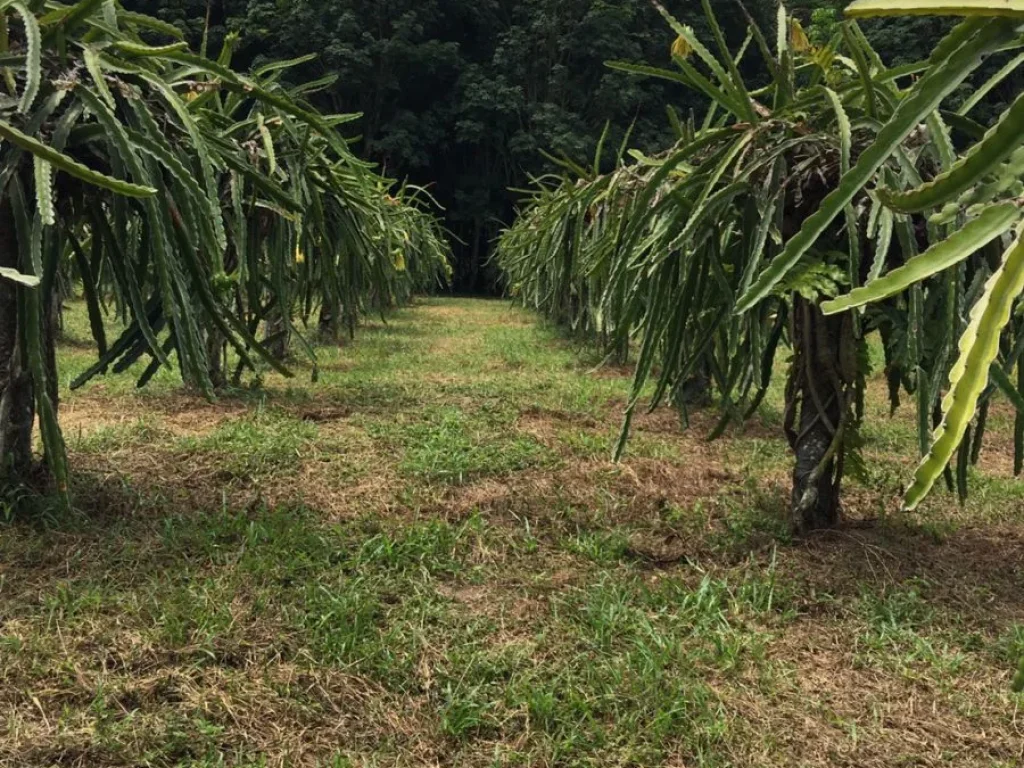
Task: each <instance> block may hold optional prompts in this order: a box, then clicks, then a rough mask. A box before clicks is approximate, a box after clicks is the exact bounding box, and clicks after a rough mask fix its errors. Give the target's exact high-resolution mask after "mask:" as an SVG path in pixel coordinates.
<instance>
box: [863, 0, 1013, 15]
mask: <svg viewBox="0 0 1024 768" xmlns="http://www.w3.org/2000/svg"><path fill="white" fill-rule="evenodd" d="M846 15H847V16H852V17H855V18H868V17H871V16H1024V0H856V2H854V3H852V4H851V5H850V6H848V7H847V9H846Z"/></svg>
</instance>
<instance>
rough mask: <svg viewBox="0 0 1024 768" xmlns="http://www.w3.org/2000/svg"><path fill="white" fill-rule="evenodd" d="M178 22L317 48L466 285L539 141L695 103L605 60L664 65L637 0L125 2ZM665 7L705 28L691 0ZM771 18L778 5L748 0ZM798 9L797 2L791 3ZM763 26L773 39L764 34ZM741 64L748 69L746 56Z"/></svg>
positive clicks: (332, 101) (897, 53) (652, 141)
mask: <svg viewBox="0 0 1024 768" xmlns="http://www.w3.org/2000/svg"><path fill="white" fill-rule="evenodd" d="M125 5H127V6H130V7H133V8H134V9H136V10H140V11H145V12H147V13H151V14H155V15H157V16H160V17H161V18H163V19H165V20H168V21H171V22H173V23H175V24H177V25H179V26H180V27H181V28H182V29H184V30H185V31H186V32H187V33H188V34H189V36H190V38H191V39H192V42H193V43H194V44H196V45H198V44H199V42H200V41H201V39H202V37H203V30H204V29H205V28H206V24H207V19H209V30H210V33H209V45H210V48H211V51H217V50H219V49H220V46H221V45H222V44H223V42H224V39H225V36H226V35H227V34H228V33H229V32H233V33H237V35H238V39H237V42H236V44H235V59H234V61H235V64H236V66H240V67H245V66H249V65H258V64H259V63H260V62H261V61H264V60H268V59H290V58H294V57H296V56H299V55H302V54H306V53H317V54H318V58H317V59H316V60H315V61H314V62H311V63H309V64H306V65H304V66H303V67H301V68H300V69H299V70H298V71H297V72H296V74H294V75H293V77H294V78H295V79H297V80H298V79H302V80H309V79H316V78H319V77H322V76H324V75H327V74H336V75H337V76H338V77H337V80H336V81H335V82H334V83H333V84H331V85H330V86H329V87H327V88H325V89H323V90H322V91H320V92H319V93H317V94H315V95H314V96H312V97H311V98H312V99H313V100H314V101H316V102H317V103H318V105H319V106H321V107H322V108H325V109H329V110H332V111H336V112H361V113H362V114H363V117H362V119H361V120H360V121H359V122H358V123H356V124H355V125H356V127H355V128H353V129H352V131H351V132H352V133H358V134H360V135H361V142H360V144H359V145H358V146H359V148H360V150H361V152H362V154H363V155H364V156H365V157H367V158H369V159H372V160H374V161H376V162H378V163H380V164H381V165H382V166H383V167H384V168H385V169H386V171H387V172H388V173H389V174H390V175H392V176H394V177H397V178H408V179H409V180H410V181H412V182H414V183H417V184H424V185H429V188H430V191H431V192H432V194H433V195H434V196H435V197H436V199H437V200H438V202H439V203H440V204H441V205H442V206H444V208H445V209H446V212H447V213H446V217H447V226H448V228H449V229H450V230H451V232H452V234H453V235H454V237H455V238H456V240H457V242H456V256H457V264H456V273H455V274H456V283H455V288H456V290H458V291H462V292H475V293H484V292H491V291H493V290H494V289H495V277H494V272H493V270H491V269H490V268H489V266H488V264H487V258H488V255H489V252H490V246H491V243H492V241H493V239H494V238H495V237H496V235H497V234H498V232H499V230H500V228H501V227H502V225H503V224H504V223H506V222H508V220H509V218H510V217H511V215H512V213H513V206H514V203H515V200H516V198H517V194H516V193H515V192H513V191H511V189H512V188H515V187H521V186H523V185H525V184H526V183H527V182H528V181H529V178H530V177H531V176H532V175H537V174H541V173H545V172H550V171H553V170H555V169H556V166H555V165H554V164H553V163H551V162H550V161H549V160H548V159H546V158H545V157H544V156H543V155H542V153H541V150H547V151H549V152H551V153H553V154H555V155H564V156H566V157H570V158H572V159H574V160H576V161H578V162H581V163H587V164H589V163H590V162H591V161H592V158H593V156H594V153H595V151H596V147H597V142H598V139H599V137H600V136H601V133H602V130H603V128H604V126H605V124H606V123H607V124H608V125H609V126H610V127H609V134H608V140H607V144H606V152H605V163H606V164H610V163H611V162H613V161H614V157H615V154H616V152H617V150H618V147H619V145H620V144H621V143H622V142H623V140H624V138H625V137H626V135H627V133H628V132H629V131H630V130H631V129H632V134H631V136H630V142H629V143H630V146H633V147H638V148H641V149H643V150H645V151H653V150H657V149H661V148H664V147H665V146H666V145H667V144H668V142H669V141H671V139H672V134H671V131H670V129H669V121H668V119H667V117H666V107H667V106H668V105H670V104H671V105H672V106H673V107H674V108H675V109H676V110H677V112H678V113H679V114H680V115H681V116H682V117H685V116H686V115H687V114H688V112H689V111H690V110H691V109H693V110H695V111H696V112H697V113H698V114H699V113H700V111H701V109H702V106H703V105H702V104H701V103H700V102H699V98H698V97H696V96H695V95H694V94H693V93H692V92H691V91H689V90H686V89H683V88H681V87H679V88H676V87H674V86H673V85H672V84H664V83H661V82H658V81H653V80H641V79H638V78H635V77H632V76H630V75H626V74H622V73H618V72H614V71H611V70H609V69H608V68H607V67H605V62H606V61H608V60H613V59H622V60H629V61H635V62H646V63H651V64H655V65H667V64H668V62H669V47H670V45H671V43H672V40H673V34H672V32H671V31H670V30H669V29H668V27H667V26H666V25H665V23H664V21H663V20H662V19H661V18H660V16H659V15H658V13H657V12H656V10H655V9H654V8H653V6H652V5H651V4H650V3H648V2H646V0H209V2H208V0H129V1H127V2H125ZM666 5H667V6H668V7H669V8H670V10H671V11H672V12H673V13H674V14H675V15H677V17H678V18H680V19H681V20H683V21H684V22H686V23H689V24H692V25H693V26H694V27H695V28H696V29H697V30H698V33H701V34H702V37H703V39H706V40H708V41H709V42H710V41H711V39H712V38H711V36H710V33H709V32H708V31H707V29H706V22H705V21H704V16H703V13H702V10H701V7H700V2H698V1H697V0H667V2H666ZM712 5H713V7H714V8H715V11H716V13H717V14H718V15H719V18H720V20H721V23H722V26H723V27H724V29H725V32H726V35H727V36H728V37H730V43H731V44H732V45H733V47H734V48H735V47H736V46H738V45H739V44H740V43H741V42H742V38H743V34H744V32H745V23H744V19H743V17H742V11H741V8H740V6H739V4H738V3H736V2H735V0H712ZM746 5H747V8H748V9H750V12H751V13H752V14H753V15H754V16H755V17H756V18H757V19H758V22H759V23H761V24H762V25H763V27H764V28H765V29H766V30H773V28H774V17H775V4H774V3H773V2H771V0H750V1H749V2H747V3H746ZM841 5H842V2H841V0H840V1H839V2H837V1H836V0H804V2H802V3H795V4H791V7H795V8H798V9H800V10H801V15H803V16H804V17H805V19H806V22H807V25H808V28H809V29H810V30H811V34H812V36H814V35H815V34H817V35H819V36H821V35H825V34H827V32H828V29H829V26H830V25H831V24H832V19H833V18H834V8H836V7H839V6H841ZM801 6H802V8H801ZM942 25H943V22H941V21H936V20H915V21H913V22H910V25H909V26H907V24H905V23H901V24H895V23H893V22H890V23H888V24H887V25H880V26H876V27H875V28H874V29H873V30H872V37H873V38H874V39H875V41H876V43H877V44H878V45H879V47H880V51H881V53H882V54H883V56H885V57H886V58H891V59H907V60H910V59H914V58H919V57H920V56H922V55H925V54H926V52H927V51H928V50H929V48H930V45H931V43H932V42H934V39H935V37H936V36H937V35H938V34H940V33H941V30H942ZM773 35H774V32H772V34H771V35H769V36H770V37H773ZM746 61H747V67H748V69H749V70H750V71H748V72H746V73H745V75H747V76H749V77H750V78H751V79H756V76H757V72H756V69H757V62H756V59H755V58H754V57H748V59H747V60H746Z"/></svg>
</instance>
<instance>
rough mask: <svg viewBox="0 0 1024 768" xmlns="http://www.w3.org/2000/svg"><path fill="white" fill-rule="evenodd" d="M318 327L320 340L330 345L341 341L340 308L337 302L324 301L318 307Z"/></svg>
mask: <svg viewBox="0 0 1024 768" xmlns="http://www.w3.org/2000/svg"><path fill="white" fill-rule="evenodd" d="M318 326H319V330H320V338H321V340H323V341H325V342H328V343H331V344H337V343H339V342H340V341H341V306H340V305H339V304H337V302H330V303H329V302H328V301H326V300H325V301H324V303H323V304H321V305H320V318H319V321H318Z"/></svg>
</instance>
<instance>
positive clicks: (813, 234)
mask: <svg viewBox="0 0 1024 768" xmlns="http://www.w3.org/2000/svg"><path fill="white" fill-rule="evenodd" d="M965 24H967V25H969V24H970V22H966V23H965ZM963 26H965V25H961V27H963ZM1013 36H1014V26H1013V25H1012V24H1011V23H1009V22H1007V21H1005V20H994V21H990V22H988V23H987V24H986V25H985V26H983V27H982V29H981V30H980V31H979V32H977V34H973V35H971V34H966V35H965V34H964V31H963V30H961V29H960V28H958V29H957V30H954V31H953V32H952V33H951V34H950V35H949V36H948V37H947V44H946V45H943V44H942V43H940V45H939V47H938V48H936V51H937V52H943V51H947V50H948V49H950V48H952V49H953V50H951V51H950V52H949V54H948V58H946V59H941V60H935V61H933V65H934V66H933V69H931V70H930V71H929V73H928V74H927V75H925V76H924V77H923V78H922V79H921V80H920V81H918V84H917V85H916V86H915V88H914V89H913V91H911V93H910V94H909V95H908V96H907V97H906V98H904V99H903V100H902V101H901V102H900V103H899V106H898V107H897V108H896V111H895V112H894V113H893V116H892V118H891V119H890V120H889V122H888V123H886V124H885V126H884V127H883V128H882V129H881V130H880V131H879V133H878V136H877V137H876V139H875V141H874V143H872V144H871V146H869V147H868V148H867V149H866V150H865V151H864V152H863V153H862V154H861V156H860V158H859V159H858V161H857V164H856V165H855V166H854V167H853V169H852V170H851V171H850V172H849V173H847V174H846V175H845V176H843V178H842V179H841V180H840V182H839V185H838V187H837V188H836V189H835V190H833V191H832V192H831V193H830V194H829V195H828V196H827V197H826V198H825V200H824V201H823V202H822V204H821V206H820V207H819V208H818V210H817V211H815V213H813V214H812V215H811V216H810V217H808V218H807V219H806V221H804V224H803V226H802V227H801V229H800V231H799V233H797V235H795V236H794V237H793V238H791V239H790V241H789V242H788V243H786V247H785V248H784V249H783V251H782V253H780V254H779V255H778V256H777V257H776V258H775V259H774V260H773V261H772V263H771V264H770V265H769V266H768V268H767V269H765V270H764V271H763V272H762V273H761V274H760V275H759V276H758V279H757V280H756V281H755V283H754V285H752V286H751V287H750V289H749V290H748V291H747V292H746V293H745V294H744V295H743V296H742V297H740V300H739V301H738V302H737V306H736V311H737V312H738V313H743V312H746V311H749V310H750V309H751V308H752V307H753V306H754V305H756V304H757V303H758V302H759V301H761V300H762V299H763V298H765V297H766V296H768V295H769V294H770V293H771V291H772V290H773V289H774V287H775V286H776V285H777V284H778V283H779V281H781V280H782V279H783V278H784V277H785V276H786V274H787V273H788V272H789V270H791V269H792V268H793V267H794V266H795V265H796V264H797V263H798V262H799V261H800V259H801V258H802V257H803V255H804V254H805V253H806V252H807V251H808V249H810V248H811V247H812V246H813V245H814V243H815V242H816V241H817V240H818V238H819V237H820V236H821V235H822V234H823V233H824V232H825V230H826V229H827V228H828V227H829V225H830V224H831V223H832V221H833V220H834V219H835V218H836V216H838V215H839V214H840V213H842V212H843V210H844V209H845V207H846V206H847V205H848V204H849V203H850V202H851V201H852V200H853V199H854V197H855V196H856V195H857V194H858V193H860V192H861V191H862V190H863V188H864V186H865V185H866V184H867V183H869V182H870V181H871V180H872V178H873V177H874V176H875V174H876V173H877V172H878V169H879V168H881V167H882V165H883V164H884V163H885V162H886V161H888V160H889V158H890V157H892V155H893V153H894V152H895V151H896V150H897V149H898V148H899V147H900V145H901V144H902V142H903V141H904V139H906V137H907V136H909V135H910V132H911V131H913V130H914V129H915V128H916V127H917V126H918V125H919V124H920V123H921V121H922V120H924V119H925V118H926V117H927V116H928V115H929V114H930V113H931V112H932V111H934V110H935V109H937V108H938V106H939V105H940V104H941V103H942V101H943V99H945V97H946V96H948V95H949V94H950V93H952V92H953V90H955V89H956V87H957V86H959V84H960V83H962V82H963V81H964V80H965V79H966V78H967V77H968V75H970V73H971V72H972V71H974V69H976V68H977V66H978V65H979V64H980V63H981V62H982V61H983V60H984V58H985V55H986V54H987V52H988V51H989V50H990V49H991V48H993V47H995V46H998V45H1000V44H1001V43H1003V42H1005V41H1007V40H1009V39H1012V37H1013ZM950 38H954V39H957V40H962V42H961V43H960V45H959V47H955V46H953V45H951V44H948V41H949V40H950Z"/></svg>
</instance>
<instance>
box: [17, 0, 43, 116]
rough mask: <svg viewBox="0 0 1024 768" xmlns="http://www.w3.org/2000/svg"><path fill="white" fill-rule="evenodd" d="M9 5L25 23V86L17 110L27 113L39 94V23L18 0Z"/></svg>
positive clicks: (40, 60) (40, 42)
mask: <svg viewBox="0 0 1024 768" xmlns="http://www.w3.org/2000/svg"><path fill="white" fill-rule="evenodd" d="M9 7H11V8H13V9H14V10H16V11H17V12H18V15H19V16H21V20H22V23H23V24H24V25H25V40H26V42H27V44H28V45H27V49H26V52H25V88H24V90H23V91H22V92H21V99H20V100H19V101H18V111H19V112H21V114H23V115H24V114H27V113H28V111H29V110H30V109H32V104H33V103H34V102H35V100H36V96H37V95H38V94H39V86H40V84H41V83H42V79H43V67H42V41H41V40H40V33H39V24H38V23H37V22H36V17H35V14H33V13H32V12H31V11H30V10H29V9H28V8H26V7H25V5H24V3H21V2H19V0H12V1H11V2H10V3H9Z"/></svg>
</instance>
